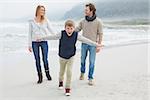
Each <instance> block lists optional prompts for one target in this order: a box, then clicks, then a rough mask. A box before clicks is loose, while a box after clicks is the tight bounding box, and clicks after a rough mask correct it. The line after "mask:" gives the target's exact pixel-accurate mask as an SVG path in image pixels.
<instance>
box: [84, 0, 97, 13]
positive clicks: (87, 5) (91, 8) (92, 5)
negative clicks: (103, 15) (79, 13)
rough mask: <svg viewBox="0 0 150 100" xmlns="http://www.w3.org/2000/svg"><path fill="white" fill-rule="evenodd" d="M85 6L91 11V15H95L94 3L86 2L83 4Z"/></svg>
mask: <svg viewBox="0 0 150 100" xmlns="http://www.w3.org/2000/svg"><path fill="white" fill-rule="evenodd" d="M85 6H86V7H89V9H90V11H93V15H95V12H96V8H95V5H94V4H92V3H88V4H86V5H85Z"/></svg>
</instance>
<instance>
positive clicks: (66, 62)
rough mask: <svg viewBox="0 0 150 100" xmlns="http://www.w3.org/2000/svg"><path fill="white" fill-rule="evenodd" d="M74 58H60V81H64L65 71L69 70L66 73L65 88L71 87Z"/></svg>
mask: <svg viewBox="0 0 150 100" xmlns="http://www.w3.org/2000/svg"><path fill="white" fill-rule="evenodd" d="M73 60H74V57H71V58H70V59H64V58H61V57H60V58H59V63H60V71H59V81H63V80H64V74H65V69H67V73H66V76H67V77H66V86H65V88H70V87H71V77H72V66H73Z"/></svg>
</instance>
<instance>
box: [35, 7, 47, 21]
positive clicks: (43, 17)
mask: <svg viewBox="0 0 150 100" xmlns="http://www.w3.org/2000/svg"><path fill="white" fill-rule="evenodd" d="M41 8H44V10H45V7H44V6H42V5H38V6H37V8H36V13H35V16H36V17H37V14H38V11H39V10H40V9H41ZM44 20H45V16H41V21H44Z"/></svg>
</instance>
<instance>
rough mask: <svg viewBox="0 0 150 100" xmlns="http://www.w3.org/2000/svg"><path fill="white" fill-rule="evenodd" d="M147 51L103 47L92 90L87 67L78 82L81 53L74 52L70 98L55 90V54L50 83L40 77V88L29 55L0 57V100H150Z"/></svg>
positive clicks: (144, 48)
mask: <svg viewBox="0 0 150 100" xmlns="http://www.w3.org/2000/svg"><path fill="white" fill-rule="evenodd" d="M148 49H149V50H150V44H134V45H126V46H119V47H112V48H105V47H104V48H103V49H102V50H101V52H100V53H98V54H97V57H96V65H95V66H96V67H95V74H94V76H95V85H94V86H89V85H88V84H87V82H88V80H87V73H88V64H87V70H86V78H85V80H83V81H80V80H79V75H80V70H79V69H80V52H77V53H76V57H75V62H74V66H73V77H72V94H71V96H70V97H66V96H65V95H64V90H59V89H58V73H59V63H58V58H59V57H58V55H57V53H56V52H49V66H50V72H51V75H52V78H53V80H52V81H47V80H46V77H45V73H43V74H44V81H43V83H42V84H36V81H37V75H36V74H37V73H36V69H35V64H34V59H33V55H32V54H31V53H27V52H24V53H21V52H19V53H17V52H16V53H3V54H1V57H0V100H149V99H148V94H149V95H150V93H149V92H148V89H150V87H148V84H150V66H148V65H150V58H149V57H150V53H148ZM87 61H88V59H87ZM42 67H43V66H42ZM148 67H149V68H148ZM43 72H44V69H43Z"/></svg>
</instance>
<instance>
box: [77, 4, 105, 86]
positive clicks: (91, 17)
mask: <svg viewBox="0 0 150 100" xmlns="http://www.w3.org/2000/svg"><path fill="white" fill-rule="evenodd" d="M81 30H82V31H83V36H84V37H86V38H88V39H90V40H92V41H94V42H97V43H98V44H100V45H101V42H102V35H103V27H102V21H101V20H100V19H99V18H97V16H96V8H95V6H94V4H92V3H89V4H86V5H85V18H84V19H83V20H81V21H80V23H79V26H78V27H76V31H77V32H79V31H81ZM101 47H102V45H101ZM101 47H99V48H96V47H95V46H91V45H88V44H86V43H82V48H81V68H80V70H81V75H80V80H84V73H85V69H86V67H85V62H86V57H87V53H88V51H89V73H88V80H89V83H88V84H89V85H93V79H94V78H93V73H94V67H95V58H96V53H98V52H99V51H100V49H101Z"/></svg>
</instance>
